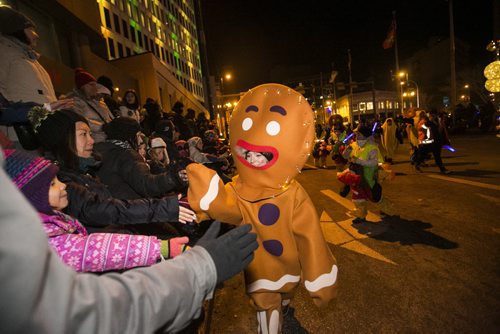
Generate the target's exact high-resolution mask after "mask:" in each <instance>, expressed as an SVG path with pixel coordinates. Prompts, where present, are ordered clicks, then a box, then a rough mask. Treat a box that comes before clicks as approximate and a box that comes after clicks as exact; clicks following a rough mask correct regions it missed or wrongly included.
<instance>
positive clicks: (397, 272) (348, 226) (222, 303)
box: [203, 134, 500, 334]
mask: <svg viewBox="0 0 500 334" xmlns="http://www.w3.org/2000/svg"><path fill="white" fill-rule="evenodd" d="M452 142H453V147H454V148H456V150H457V151H456V152H454V153H452V152H448V151H444V152H443V161H444V163H445V165H446V167H447V168H448V169H450V170H451V171H452V174H450V175H441V174H439V173H438V171H439V170H438V168H437V167H435V166H434V165H433V161H432V160H431V161H429V166H428V167H424V168H423V169H424V172H423V173H418V172H416V171H415V170H413V168H412V167H411V166H410V164H409V163H408V156H409V154H408V146H407V145H405V144H403V145H401V146H400V148H399V150H398V156H397V158H396V159H395V164H394V165H393V169H394V170H395V171H396V175H397V176H396V178H395V179H394V180H393V181H385V182H384V183H383V189H384V196H386V197H387V198H389V199H390V200H391V201H392V202H393V203H394V205H395V207H396V209H397V211H398V213H399V216H393V217H385V218H381V217H380V216H379V211H378V209H377V207H376V206H375V205H371V206H370V207H369V210H370V214H369V217H368V219H369V220H370V221H371V222H369V223H362V224H352V217H351V216H350V215H349V214H348V211H349V208H350V206H351V205H352V204H351V202H350V200H349V196H348V198H347V199H344V198H342V197H340V196H339V195H338V191H339V189H340V186H341V185H340V183H339V182H338V181H337V180H336V170H335V169H334V167H333V163H332V161H331V160H329V164H331V165H329V166H328V168H327V169H317V168H314V166H312V165H313V164H312V161H310V163H309V164H308V165H307V166H306V168H304V170H303V172H302V173H301V174H300V175H299V176H298V178H297V180H298V181H299V182H300V183H301V184H302V185H303V186H304V187H305V189H306V190H307V191H308V193H309V196H310V197H311V198H312V200H313V202H314V203H315V205H316V209H317V212H318V215H319V217H321V218H320V221H321V225H322V227H323V232H324V235H325V239H326V240H327V242H328V243H329V245H330V247H331V250H332V252H333V254H334V255H335V257H336V258H337V261H338V265H339V278H338V279H339V293H338V298H337V299H336V300H335V301H334V302H332V303H331V305H330V306H328V307H327V308H325V309H318V308H316V307H315V306H314V304H313V303H312V301H311V299H310V298H309V297H308V295H307V292H306V291H305V290H304V289H303V288H299V289H298V290H297V293H296V295H295V298H294V299H293V301H292V307H293V309H294V314H293V315H294V317H290V316H289V317H288V318H287V321H288V322H289V326H287V330H286V331H284V333H423V332H426V333H499V332H500V218H499V215H500V138H497V137H495V135H494V134H488V135H466V136H460V137H456V138H452ZM206 309H207V315H206V317H205V321H204V326H203V332H205V333H225V334H229V333H256V332H257V320H256V316H255V313H254V310H253V309H252V308H251V306H250V305H249V303H248V298H247V296H246V295H245V291H244V284H243V275H242V274H240V275H238V276H236V277H235V278H233V279H231V280H230V281H228V282H226V283H225V284H224V287H223V288H220V289H218V290H217V292H216V294H215V299H214V301H213V302H212V304H211V305H209V304H208V303H207V305H206ZM299 324H300V325H299ZM300 327H302V328H301V329H300V330H299V328H300ZM288 328H291V329H288Z"/></svg>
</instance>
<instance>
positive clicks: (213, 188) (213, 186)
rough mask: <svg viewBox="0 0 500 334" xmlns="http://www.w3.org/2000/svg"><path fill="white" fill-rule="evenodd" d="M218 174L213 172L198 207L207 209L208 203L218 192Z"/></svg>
mask: <svg viewBox="0 0 500 334" xmlns="http://www.w3.org/2000/svg"><path fill="white" fill-rule="evenodd" d="M219 180H220V177H219V175H217V174H215V175H214V176H212V179H211V180H210V185H209V186H208V191H207V193H206V194H205V196H203V197H202V198H201V200H200V208H201V209H202V210H205V211H206V210H208V208H209V207H210V204H211V203H212V202H213V201H214V199H215V198H216V197H217V194H218V193H219Z"/></svg>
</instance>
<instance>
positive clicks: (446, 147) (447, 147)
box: [443, 145, 457, 152]
mask: <svg viewBox="0 0 500 334" xmlns="http://www.w3.org/2000/svg"><path fill="white" fill-rule="evenodd" d="M443 147H444V148H445V149H447V150H448V151H450V152H456V151H457V150H455V149H454V148H453V147H451V146H450V145H444V146H443Z"/></svg>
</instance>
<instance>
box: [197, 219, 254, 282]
mask: <svg viewBox="0 0 500 334" xmlns="http://www.w3.org/2000/svg"><path fill="white" fill-rule="evenodd" d="M251 229H252V227H251V226H250V225H248V224H246V225H242V226H239V227H237V228H234V229H232V230H231V231H229V232H227V233H226V234H223V235H222V236H220V237H218V238H217V235H218V234H219V230H220V222H219V221H217V220H216V221H214V222H213V223H212V224H211V225H210V228H209V229H208V230H207V232H205V234H204V235H203V237H201V238H200V240H199V241H198V242H197V243H196V246H201V247H203V248H205V249H206V250H207V252H208V253H209V254H210V256H211V257H212V260H214V263H215V268H216V269H217V284H218V283H221V282H224V281H225V280H227V279H228V278H231V277H233V276H234V275H236V274H237V273H239V272H240V271H242V270H243V269H245V268H246V267H247V266H248V265H249V264H250V262H252V260H253V257H254V254H253V252H254V251H255V250H256V249H257V247H259V244H258V243H257V235H256V234H255V233H249V232H250V230H251Z"/></svg>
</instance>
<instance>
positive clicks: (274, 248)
mask: <svg viewBox="0 0 500 334" xmlns="http://www.w3.org/2000/svg"><path fill="white" fill-rule="evenodd" d="M262 246H264V249H265V250H266V251H268V253H270V254H271V255H274V256H280V255H281V254H283V244H282V243H281V242H280V241H278V240H264V242H262Z"/></svg>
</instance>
